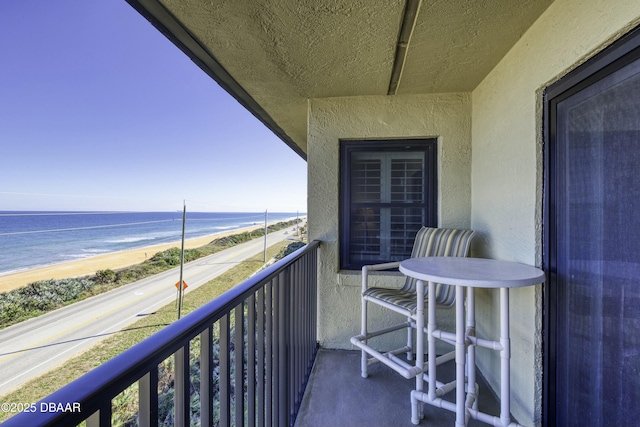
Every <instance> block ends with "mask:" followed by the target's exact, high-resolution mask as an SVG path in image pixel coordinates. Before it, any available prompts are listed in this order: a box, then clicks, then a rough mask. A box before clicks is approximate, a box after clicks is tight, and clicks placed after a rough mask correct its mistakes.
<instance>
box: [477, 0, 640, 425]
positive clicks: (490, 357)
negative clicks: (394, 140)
mask: <svg viewBox="0 0 640 427" xmlns="http://www.w3.org/2000/svg"><path fill="white" fill-rule="evenodd" d="M639 17H640V2H638V1H637V0H616V1H613V2H612V1H608V0H556V1H555V2H554V3H553V4H552V5H551V6H550V7H549V8H548V9H547V10H546V12H545V13H544V14H543V15H542V16H541V17H540V19H538V21H537V22H536V23H535V24H534V25H533V26H532V27H531V28H530V29H529V31H528V32H527V33H526V34H525V35H524V36H523V37H522V38H521V39H520V41H519V42H518V43H517V44H516V46H515V47H514V48H513V49H512V50H511V51H510V52H509V53H508V54H507V55H506V56H505V57H504V58H503V60H502V61H501V62H500V63H499V64H498V66H497V67H496V68H494V70H493V71H492V72H491V73H490V74H489V75H488V76H487V77H486V78H485V79H484V80H483V82H482V83H481V84H480V85H479V86H478V87H477V88H476V89H475V90H474V91H473V93H472V150H473V157H472V174H471V177H472V179H471V181H472V198H471V200H472V213H471V228H472V229H474V230H477V231H478V232H479V239H478V241H476V245H475V246H474V255H476V256H480V257H490V258H496V259H505V260H514V261H518V262H523V263H526V264H534V265H540V263H541V259H542V243H541V240H542V230H541V224H542V213H541V212H542V202H541V198H542V194H543V193H542V191H543V190H542V185H543V183H542V176H543V170H542V155H543V153H542V91H543V89H544V87H546V86H547V85H548V84H549V83H552V82H554V81H556V80H557V79H558V78H559V77H560V76H562V75H564V74H566V73H567V72H568V71H570V70H571V69H573V68H575V67H576V66H577V65H579V64H580V63H582V62H583V61H584V60H586V59H587V58H588V57H590V56H592V55H593V54H594V53H596V52H597V51H599V50H601V49H602V48H603V47H604V46H606V45H608V44H610V42H611V41H613V40H614V39H616V38H618V37H619V36H620V35H622V34H624V33H626V32H627V31H629V30H630V29H631V28H633V27H634V26H635V25H637V24H638V22H639ZM541 289H542V288H541V286H538V287H535V288H533V287H532V288H526V289H518V290H514V291H512V293H511V318H512V322H511V333H512V393H513V396H512V401H511V405H512V412H513V414H514V415H515V417H516V418H517V419H518V421H519V422H520V423H523V424H525V425H534V424H535V425H539V423H540V415H541V397H542V388H541V387H542V374H541V372H542V359H541V358H542V347H541V346H542V334H541V327H542V314H541V313H542V302H541V301H542V299H541V296H542V294H541ZM497 303H498V297H497V294H495V293H490V292H480V293H478V297H477V305H478V313H477V315H478V319H477V320H478V324H479V325H482V326H480V327H479V328H478V334H479V335H481V336H482V335H484V336H490V337H491V336H495V332H493V331H497V330H498V325H499V323H498V318H497V316H496V313H497V311H498V306H497ZM478 353H479V354H478V359H479V364H480V366H481V369H482V372H483V373H484V375H485V376H487V377H488V379H489V380H490V382H491V383H492V384H494V385H497V384H499V372H500V371H499V369H497V368H498V366H499V357H498V356H497V355H496V354H491V353H490V352H488V351H482V350H481V349H480V350H479V351H478Z"/></svg>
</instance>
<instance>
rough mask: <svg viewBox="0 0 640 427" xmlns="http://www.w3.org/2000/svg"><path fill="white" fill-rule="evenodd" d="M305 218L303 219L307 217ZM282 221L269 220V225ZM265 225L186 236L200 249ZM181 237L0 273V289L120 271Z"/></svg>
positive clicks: (190, 245)
mask: <svg viewBox="0 0 640 427" xmlns="http://www.w3.org/2000/svg"><path fill="white" fill-rule="evenodd" d="M303 218H304V217H301V218H300V219H303ZM277 222H279V221H274V222H269V225H271V224H275V223H277ZM262 227H264V225H252V226H247V227H242V228H236V229H233V230H228V231H223V232H218V233H214V234H209V235H206V236H201V237H195V238H191V239H185V249H191V248H197V247H200V246H204V245H206V244H208V243H210V242H211V241H212V240H215V239H220V238H222V237H225V236H230V235H233V234H240V233H244V232H247V231H252V230H255V229H259V228H262ZM180 244H181V242H180V240H177V241H174V242H169V243H162V244H157V245H150V246H144V247H140V248H135V249H125V250H122V251H117V252H110V253H106V254H101V255H96V256H92V257H88V258H82V259H77V260H73V261H66V262H62V263H58V264H52V265H49V266H42V267H34V268H30V269H28V270H23V271H17V272H15V273H7V274H3V275H0V292H7V291H11V290H13V289H17V288H20V287H23V286H26V285H28V284H29V283H33V282H37V281H40V280H49V279H68V278H72V277H81V276H87V275H92V274H95V272H96V271H99V270H107V269H111V270H117V269H120V268H124V267H129V266H132V265H135V264H140V263H142V262H144V261H145V260H146V259H148V258H151V257H152V256H153V255H155V254H156V253H158V252H161V251H164V250H167V249H170V248H173V247H180Z"/></svg>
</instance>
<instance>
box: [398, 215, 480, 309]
mask: <svg viewBox="0 0 640 427" xmlns="http://www.w3.org/2000/svg"><path fill="white" fill-rule="evenodd" d="M474 234H475V231H472V230H458V229H454V228H431V227H422V228H421V229H420V230H419V231H418V233H417V234H416V239H415V242H414V244H413V250H412V251H411V258H420V257H428V256H456V257H465V256H467V255H468V254H469V246H470V244H471V239H472V238H473V235H474ZM416 281H417V280H416V279H414V278H412V277H407V280H406V281H405V284H404V287H403V288H402V290H403V291H406V292H415V289H416ZM454 302H455V290H454V288H453V287H452V286H449V285H443V284H438V285H437V286H436V303H437V304H441V305H452V304H453V303H454Z"/></svg>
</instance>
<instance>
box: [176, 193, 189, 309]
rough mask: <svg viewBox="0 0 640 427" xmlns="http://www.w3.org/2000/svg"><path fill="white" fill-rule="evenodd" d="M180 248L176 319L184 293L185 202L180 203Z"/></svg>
mask: <svg viewBox="0 0 640 427" xmlns="http://www.w3.org/2000/svg"><path fill="white" fill-rule="evenodd" d="M182 203H183V206H182V248H181V249H180V281H179V282H178V319H180V315H181V314H182V295H183V293H184V281H183V280H182V271H183V269H184V228H185V223H186V222H187V202H186V200H183V201H182Z"/></svg>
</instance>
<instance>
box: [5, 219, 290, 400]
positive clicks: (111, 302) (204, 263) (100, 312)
mask: <svg viewBox="0 0 640 427" xmlns="http://www.w3.org/2000/svg"><path fill="white" fill-rule="evenodd" d="M287 232H288V233H290V234H286V233H287ZM292 236H293V233H291V228H288V229H286V230H281V231H278V232H274V233H270V234H269V235H268V239H267V244H268V245H269V246H270V245H273V244H275V243H277V242H279V241H282V240H285V239H287V238H290V237H292ZM263 249H264V239H256V240H253V241H250V242H247V243H243V244H240V245H237V246H235V247H233V248H230V249H227V250H224V251H222V252H218V253H216V254H213V255H210V256H208V257H205V258H201V259H199V260H196V261H193V262H191V263H188V264H185V266H184V272H183V280H184V281H185V282H187V285H188V288H187V290H186V292H187V293H188V292H189V291H192V290H194V289H196V288H197V287H198V286H200V285H202V284H204V283H206V282H208V281H209V280H211V279H213V278H215V277H216V276H218V275H220V274H222V273H224V272H225V271H227V270H229V269H230V268H232V267H233V266H235V265H236V264H238V263H239V262H241V261H243V260H245V259H247V258H249V257H252V256H254V255H256V254H258V253H260V252H262V251H263ZM179 277H180V271H179V268H176V269H173V270H169V271H166V272H164V273H161V274H158V275H156V276H152V277H148V278H146V279H143V280H140V281H138V282H135V283H131V284H129V285H126V286H122V287H120V288H118V289H114V290H112V291H109V292H106V293H104V294H101V295H96V296H94V297H91V298H88V299H86V300H84V301H80V302H78V303H75V304H72V305H69V306H67V307H63V308H60V309H58V310H55V311H53V312H50V313H47V314H44V315H42V316H39V317H37V318H34V319H30V320H27V321H25V322H22V323H19V324H17V325H13V326H10V327H8V328H5V329H3V330H0V397H1V396H3V395H5V394H7V393H8V392H10V391H11V390H13V389H15V388H18V387H20V386H21V385H22V384H24V383H25V382H27V381H29V380H31V379H32V378H35V377H38V376H39V375H42V374H44V373H45V372H47V371H49V370H51V369H53V368H55V367H56V366H59V365H61V364H62V363H64V362H66V361H67V360H69V359H71V358H72V357H74V356H75V355H77V354H79V353H81V352H83V351H85V350H86V349H88V348H89V347H91V346H92V345H95V344H96V343H97V342H98V341H99V340H100V339H103V338H105V337H107V336H109V335H111V334H113V333H115V332H117V331H119V330H121V329H124V328H125V327H127V326H128V325H130V324H132V323H133V322H135V321H136V320H137V319H138V318H140V317H141V316H145V315H147V314H150V313H153V312H154V311H155V310H157V309H158V308H160V307H162V306H164V305H166V304H168V303H170V302H175V300H176V295H177V289H176V287H175V284H176V283H177V282H178V281H179Z"/></svg>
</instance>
